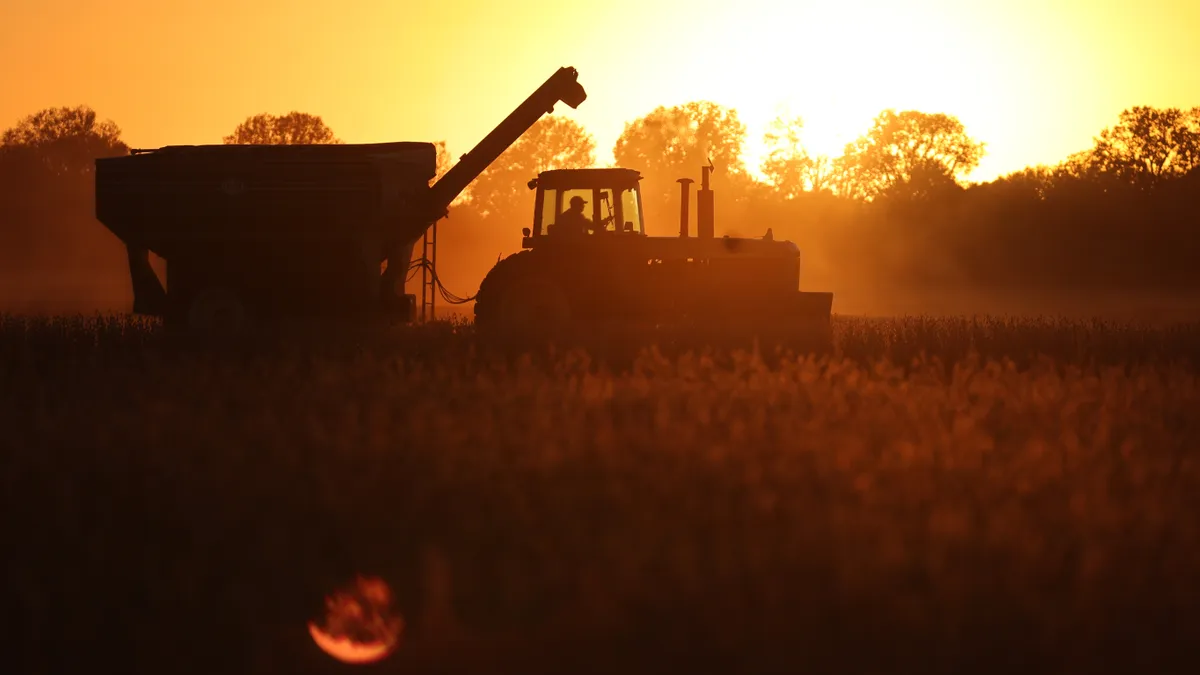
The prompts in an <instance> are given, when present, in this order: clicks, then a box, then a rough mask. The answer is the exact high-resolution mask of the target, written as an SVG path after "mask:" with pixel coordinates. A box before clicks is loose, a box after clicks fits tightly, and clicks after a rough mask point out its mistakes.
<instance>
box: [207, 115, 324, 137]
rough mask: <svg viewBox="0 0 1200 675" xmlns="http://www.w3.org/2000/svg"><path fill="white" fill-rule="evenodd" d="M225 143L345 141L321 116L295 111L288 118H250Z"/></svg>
mask: <svg viewBox="0 0 1200 675" xmlns="http://www.w3.org/2000/svg"><path fill="white" fill-rule="evenodd" d="M223 140H224V142H225V143H226V144H227V145H305V144H322V145H331V144H338V143H341V142H342V141H340V140H339V139H338V138H337V137H336V136H334V134H333V130H332V129H330V128H329V127H328V126H326V125H325V122H324V120H322V119H321V118H320V117H319V116H317V115H310V114H309V113H302V112H296V111H292V112H290V113H288V114H286V115H269V114H267V113H261V114H258V115H254V116H252V117H247V118H246V120H245V121H244V122H242V123H241V124H239V125H238V126H237V128H236V129H234V130H233V133H232V134H230V135H229V136H226V137H225V138H224V139H223Z"/></svg>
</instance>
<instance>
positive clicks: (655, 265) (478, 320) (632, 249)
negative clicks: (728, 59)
mask: <svg viewBox="0 0 1200 675" xmlns="http://www.w3.org/2000/svg"><path fill="white" fill-rule="evenodd" d="M712 170H713V167H712V163H711V162H710V163H709V166H705V167H703V168H702V179H701V189H700V190H699V191H698V192H697V194H696V206H697V208H696V220H697V224H696V234H697V236H695V237H690V236H689V233H688V206H689V191H690V185H691V183H692V182H693V181H692V180H691V179H689V178H681V179H679V181H678V182H679V183H680V184H681V185H680V192H681V200H680V226H679V236H678V237H674V236H658V237H652V236H648V235H647V233H646V227H645V222H644V219H643V210H642V193H641V179H642V176H641V175H640V174H639V172H637V171H635V170H632V169H626V168H601V169H566V170H553V171H544V172H542V173H540V174H539V175H538V176H537V177H536V178H535V179H533V180H531V181H530V182H529V187H530V189H531V190H536V193H535V198H534V211H533V226H532V227H531V228H529V227H527V228H524V230H523V231H522V234H523V239H522V248H523V249H525V250H522V251H520V252H518V253H515V254H513V255H511V256H509V257H507V258H505V259H504V260H501V261H500V262H498V263H497V264H496V266H495V267H494V268H492V270H491V271H490V272H489V273H488V274H487V276H486V277H485V278H484V280H483V283H482V284H480V287H479V293H478V295H477V297H476V300H475V324H476V327H477V330H478V332H479V333H480V334H482V335H485V336H491V337H495V338H501V339H517V340H541V339H543V338H544V337H545V336H562V337H566V338H570V339H574V338H583V339H587V338H589V337H601V338H603V337H607V336H621V335H634V336H638V335H645V334H647V333H657V334H659V335H663V336H676V337H684V338H685V339H689V338H690V339H695V338H702V339H704V340H705V341H707V342H712V341H718V342H719V341H722V340H724V339H726V338H730V339H733V340H735V341H739V342H740V341H744V340H745V338H747V337H754V338H758V339H760V340H763V341H764V342H770V343H772V344H775V345H792V346H797V347H804V346H807V347H814V348H820V347H822V346H827V342H828V340H829V320H830V315H831V312H832V308H833V294H832V293H828V292H811V291H809V292H806V291H800V290H799V277H800V251H799V249H798V248H797V246H796V245H795V244H794V243H792V242H790V241H775V240H774V237H773V234H772V231H771V229H770V228H768V229H767V233H766V235H765V236H764V237H762V238H761V239H759V238H735V237H728V236H724V237H716V236H715V235H714V229H715V228H714V200H713V190H712V189H711V187H710V183H709V177H710V173H711V171H712ZM573 202H574V206H575V208H574V211H575V213H568V212H570V211H571V210H572V209H571V205H572V203H573ZM580 207H582V213H581V214H580V213H579V212H580ZM577 214H578V215H577ZM580 215H582V216H583V217H585V218H586V220H581V219H580Z"/></svg>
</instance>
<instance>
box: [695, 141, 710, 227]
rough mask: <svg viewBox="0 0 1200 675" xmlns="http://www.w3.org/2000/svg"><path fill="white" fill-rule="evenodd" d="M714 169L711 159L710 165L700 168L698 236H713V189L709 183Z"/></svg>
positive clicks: (697, 210) (697, 214)
mask: <svg viewBox="0 0 1200 675" xmlns="http://www.w3.org/2000/svg"><path fill="white" fill-rule="evenodd" d="M712 171H713V165H712V159H709V160H708V166H706V167H702V168H701V169H700V190H699V191H698V192H697V193H696V236H697V237H700V238H702V239H712V238H713V220H714V219H713V191H712V189H711V188H710V187H709V184H708V177H709V174H711V173H712Z"/></svg>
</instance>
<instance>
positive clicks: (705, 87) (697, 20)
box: [0, 0, 1200, 180]
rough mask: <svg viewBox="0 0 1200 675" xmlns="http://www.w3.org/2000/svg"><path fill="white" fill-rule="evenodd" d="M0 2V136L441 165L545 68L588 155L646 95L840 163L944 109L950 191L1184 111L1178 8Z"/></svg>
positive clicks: (658, 0)
mask: <svg viewBox="0 0 1200 675" xmlns="http://www.w3.org/2000/svg"><path fill="white" fill-rule="evenodd" d="M550 7H551V5H550V4H548V3H541V2H536V3H535V2H530V3H516V2H499V1H497V0H437V1H425V0H391V1H388V0H343V1H342V2H323V1H321V2H318V1H313V0H288V1H286V2H285V1H284V0H257V1H254V2H248V1H245V0H203V1H200V0H170V1H169V2H164V1H163V0H124V1H122V0H114V1H113V2H100V1H99V0H59V1H58V2H53V3H51V2H46V1H45V0H2V2H0V63H2V64H3V67H2V68H3V69H2V70H0V127H8V126H11V125H12V124H14V123H16V122H17V121H18V120H19V119H20V118H21V117H23V116H24V115H26V114H29V113H31V112H33V111H35V110H38V109H40V108H44V107H48V106H57V105H75V104H79V103H84V104H88V105H91V106H92V107H94V108H95V109H96V110H97V111H98V112H99V113H100V114H101V116H103V117H108V118H111V119H113V120H114V121H116V122H117V124H119V125H120V126H121V128H122V129H123V130H124V138H125V140H126V141H127V142H129V143H130V144H131V145H133V146H134V147H155V146H159V145H165V144H172V143H219V142H220V139H221V137H222V136H223V135H225V134H228V133H229V132H230V131H232V129H233V128H234V127H235V126H236V125H237V124H238V123H239V122H240V121H242V120H243V119H244V118H245V117H246V116H248V115H251V114H254V113H257V112H272V113H284V112H287V111H289V110H293V109H297V110H302V111H305V112H311V113H315V114H318V115H321V116H322V117H323V118H324V119H325V121H326V122H327V123H328V124H329V125H330V126H331V127H332V128H333V129H334V131H335V132H336V133H337V134H338V135H339V136H340V137H341V138H342V139H343V140H345V141H347V142H352V143H355V142H359V143H363V142H378V141H394V140H429V141H433V140H442V139H445V140H447V141H448V142H449V145H450V148H451V151H452V152H453V153H454V154H456V155H457V154H461V153H463V152H465V151H467V150H469V149H470V147H471V146H472V145H473V144H474V143H475V142H476V141H477V140H479V139H480V138H482V137H483V135H484V134H486V133H487V132H488V131H489V130H490V129H491V128H492V126H493V125H495V124H496V123H497V122H499V121H500V120H501V119H502V118H503V117H504V116H505V115H506V114H508V112H509V111H511V110H512V108H513V107H515V106H516V105H517V104H519V103H520V102H521V101H522V100H523V99H524V98H525V96H527V95H528V94H529V92H531V91H532V90H533V89H534V88H535V87H536V86H538V85H539V84H541V83H542V82H543V81H544V80H545V79H546V78H547V77H548V76H549V75H550V74H552V73H553V72H554V70H555V69H557V68H558V67H559V66H563V65H572V66H575V67H576V68H578V69H579V71H580V81H581V82H582V83H583V85H584V87H585V88H586V89H587V91H588V96H589V98H588V100H587V101H586V102H585V103H584V104H583V105H582V106H581V107H580V109H579V110H578V111H571V110H570V109H568V108H567V107H566V106H564V105H560V106H559V109H558V110H559V112H560V113H561V114H564V115H568V116H570V117H573V118H575V119H577V120H578V121H580V122H581V123H582V124H584V125H585V126H586V127H587V128H588V130H589V131H591V132H592V133H593V134H594V135H595V137H596V139H597V144H598V148H599V153H598V154H599V159H600V162H601V163H604V162H607V161H609V160H610V159H611V149H612V145H613V142H614V141H615V140H616V138H617V136H618V135H619V134H620V133H621V130H622V126H623V124H624V123H625V122H626V121H629V120H632V119H634V118H636V117H639V116H641V115H643V114H645V113H647V112H649V111H650V110H651V109H653V108H654V107H655V106H656V105H659V104H668V105H670V104H676V103H683V102H685V101H688V100H693V99H709V100H713V101H716V102H718V103H721V104H724V105H727V106H731V107H735V108H737V109H738V111H739V114H740V115H741V117H742V119H743V121H745V122H746V123H747V125H748V126H749V132H750V140H751V144H752V145H751V153H752V154H751V156H750V157H748V160H749V161H750V162H751V163H752V164H757V159H758V158H757V157H756V156H755V154H754V153H756V152H757V147H755V146H757V145H758V141H759V139H760V138H761V136H762V133H763V131H764V129H765V125H766V124H767V123H768V122H769V121H770V119H771V118H772V117H774V116H775V115H776V114H778V113H779V112H781V111H790V112H791V113H792V114H799V115H801V116H803V117H804V118H805V119H806V120H807V138H808V139H809V141H810V145H811V146H812V147H814V149H816V150H818V151H826V152H832V153H835V154H836V153H837V152H838V151H839V150H840V147H841V145H842V144H844V143H845V142H846V141H849V140H852V139H853V137H855V136H857V135H859V134H861V133H862V132H863V131H865V130H866V129H867V128H868V127H869V125H870V121H871V118H872V117H874V115H875V114H877V113H878V112H879V111H880V110H882V109H883V108H885V107H895V108H898V109H906V108H916V109H920V110H924V111H927V112H947V113H950V114H953V115H956V116H958V117H959V118H960V119H961V120H962V121H963V123H964V124H965V125H966V127H967V130H968V132H969V133H970V134H971V135H972V136H974V137H975V138H977V139H979V140H982V141H985V142H986V143H987V144H988V155H987V157H986V158H985V159H984V162H983V164H982V165H981V166H980V168H979V170H978V171H976V172H975V173H974V174H973V175H972V176H971V178H972V179H975V180H987V179H990V178H992V177H994V176H995V175H998V174H999V173H1003V172H1006V171H1010V170H1013V169H1017V168H1020V167H1022V166H1026V165H1029V164H1033V163H1038V162H1048V163H1054V162H1057V161H1059V160H1061V159H1063V158H1064V157H1066V155H1067V154H1069V153H1070V152H1073V151H1076V150H1080V149H1084V148H1086V147H1088V146H1089V145H1090V144H1091V138H1092V136H1093V135H1095V134H1096V133H1098V132H1099V131H1100V129H1101V128H1103V127H1104V126H1106V125H1111V124H1113V123H1114V122H1115V121H1116V118H1117V114H1118V113H1119V112H1120V111H1121V109H1123V108H1126V107H1129V106H1133V105H1141V104H1144V105H1154V106H1179V107H1192V106H1196V105H1200V68H1198V67H1197V66H1196V64H1197V63H1200V40H1196V39H1195V37H1194V30H1195V27H1196V26H1198V25H1200V2H1197V1H1196V0H1139V2H1137V3H1133V2H1125V1H1120V2H1118V1H1117V0H972V1H971V2H964V1H963V0H909V1H907V2H905V1H902V0H838V1H837V2H832V1H830V0H821V1H819V2H818V1H812V0H737V1H736V2H730V1H729V0H719V1H718V0H690V1H688V2H676V1H675V0H608V1H607V2H605V3H603V4H600V3H578V2H574V3H569V4H568V3H562V6H561V7H560V8H555V9H550Z"/></svg>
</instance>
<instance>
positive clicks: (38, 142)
mask: <svg viewBox="0 0 1200 675" xmlns="http://www.w3.org/2000/svg"><path fill="white" fill-rule="evenodd" d="M0 146H2V147H3V149H4V151H5V154H6V156H7V157H8V158H9V159H10V160H15V159H17V158H18V157H19V158H22V159H23V160H24V161H33V162H36V163H37V164H39V165H40V166H42V167H44V168H45V169H46V170H48V171H50V172H51V173H52V174H54V175H56V176H69V175H74V176H84V175H91V173H92V171H93V168H94V164H93V162H94V161H95V159H96V158H98V157H113V156H117V155H124V154H127V153H128V152H129V148H128V147H127V146H126V145H125V143H124V142H122V141H121V129H120V127H118V126H117V125H116V123H114V122H113V121H112V120H100V119H99V117H98V116H97V115H96V111H95V110H92V109H91V108H89V107H87V106H82V105H81V106H75V107H59V108H46V109H44V110H40V111H38V112H36V113H34V114H32V115H29V116H28V117H25V118H24V119H22V120H20V121H19V122H18V123H17V124H16V126H14V127H12V128H10V129H7V130H5V132H4V134H3V136H0Z"/></svg>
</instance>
